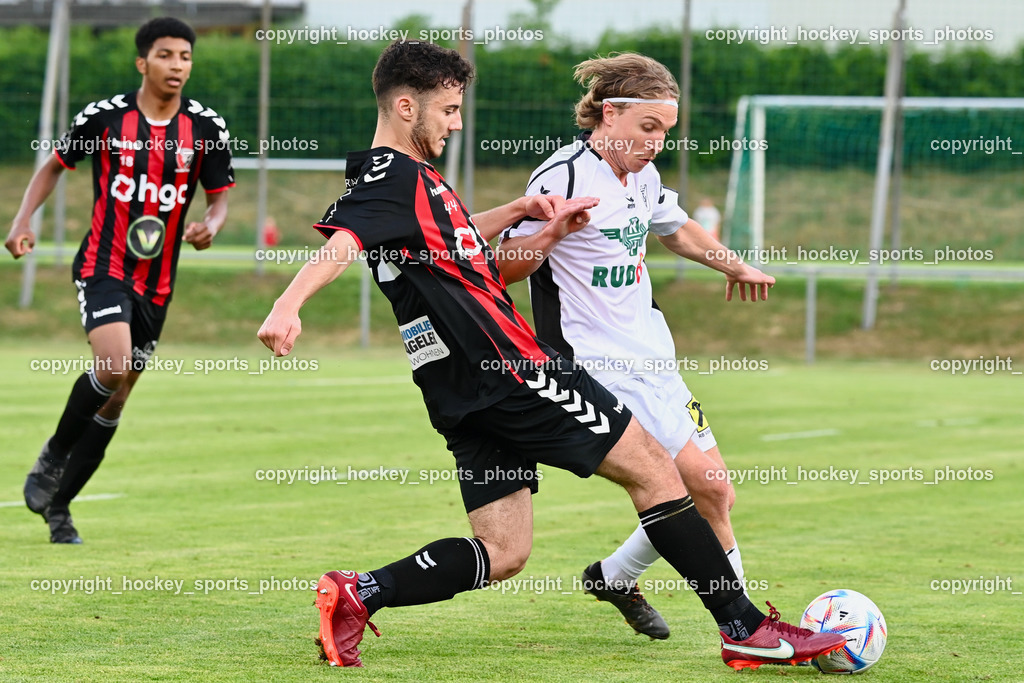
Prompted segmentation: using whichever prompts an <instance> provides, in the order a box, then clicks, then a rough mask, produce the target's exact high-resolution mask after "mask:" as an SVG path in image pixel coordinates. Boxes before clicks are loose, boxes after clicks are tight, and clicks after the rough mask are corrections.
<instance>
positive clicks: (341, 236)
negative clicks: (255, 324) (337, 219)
mask: <svg viewBox="0 0 1024 683" xmlns="http://www.w3.org/2000/svg"><path fill="white" fill-rule="evenodd" d="M358 256H359V245H358V243H356V240H355V238H354V237H352V235H351V234H349V233H348V232H345V231H343V230H339V231H337V232H335V233H334V234H333V235H332V236H331V238H330V239H329V240H327V244H325V245H324V246H323V247H321V248H320V251H319V252H317V253H316V254H315V255H314V257H313V258H311V259H310V260H309V263H307V264H306V265H304V266H302V270H300V271H299V272H298V273H296V275H295V278H294V279H293V280H292V282H291V284H290V285H288V288H287V289H285V290H284V293H283V294H281V296H279V297H278V298H277V301H275V302H274V308H273V309H271V311H270V315H268V316H267V319H266V320H264V321H263V325H262V326H261V327H260V330H259V332H257V333H256V336H257V337H259V339H260V341H261V342H263V344H264V345H265V346H266V347H267V348H268V349H270V350H271V351H273V352H274V355H275V356H287V355H288V354H289V353H290V352H291V350H292V347H294V346H295V338H296V337H298V336H299V333H300V332H302V323H301V321H300V320H299V309H301V308H302V305H303V304H305V303H306V302H307V301H309V299H310V297H312V296H313V295H314V294H316V293H317V292H318V291H320V290H321V289H323V288H324V287H326V286H327V285H328V284H330V283H331V282H333V281H334V279H335V278H336V277H338V276H339V275H341V274H342V273H344V272H345V269H346V268H348V267H349V265H350V264H351V263H352V261H354V260H356V259H357V258H358Z"/></svg>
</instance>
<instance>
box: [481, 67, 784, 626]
mask: <svg viewBox="0 0 1024 683" xmlns="http://www.w3.org/2000/svg"><path fill="white" fill-rule="evenodd" d="M575 75H576V78H577V80H578V81H579V82H580V83H581V84H583V85H584V86H586V87H587V88H588V91H587V93H586V94H585V95H584V96H583V98H582V99H581V100H580V102H579V103H578V104H577V105H576V122H577V124H578V125H579V127H580V128H582V129H584V131H585V132H584V133H582V134H581V135H580V136H579V138H578V139H577V140H576V141H575V143H573V144H571V145H567V146H566V147H563V148H562V149H560V150H559V151H557V152H555V153H554V154H553V155H552V156H551V157H550V158H548V159H547V160H546V161H545V162H544V163H542V164H541V165H540V167H539V168H538V169H537V170H536V171H535V172H534V173H533V175H532V176H531V178H530V182H529V184H528V187H527V190H526V195H527V196H532V195H535V194H542V193H553V194H561V195H564V196H565V197H566V198H570V197H575V196H590V195H593V196H597V197H600V198H601V204H600V205H599V206H597V207H595V208H594V209H592V210H591V221H590V224H589V225H587V226H585V227H582V229H578V230H571V231H569V232H568V233H562V232H557V231H554V230H552V229H551V228H548V227H546V226H544V225H543V224H542V223H540V222H538V221H533V220H531V219H528V218H527V219H524V220H523V221H521V222H520V223H518V224H516V225H514V226H512V227H511V228H509V229H508V230H507V231H505V232H504V233H503V235H502V243H501V246H500V248H499V250H498V253H499V267H500V268H501V271H502V275H503V276H504V277H505V279H506V280H507V281H511V282H514V281H517V280H521V279H523V278H524V277H527V276H529V278H530V294H531V298H532V301H533V311H534V323H535V325H536V328H537V334H538V336H539V337H540V338H541V339H543V340H545V341H547V342H548V343H549V344H551V345H552V346H554V347H555V348H556V349H558V350H559V351H560V352H561V353H562V354H563V355H565V356H567V357H570V358H575V359H576V360H578V361H581V362H583V363H585V367H587V368H588V369H591V374H593V375H594V377H595V378H596V379H597V380H598V381H599V382H601V383H602V384H603V385H604V386H605V387H607V388H608V389H609V390H611V391H612V393H614V394H615V395H616V396H617V397H619V398H620V399H622V400H623V401H624V402H625V404H626V405H627V406H628V407H629V408H630V410H632V411H633V413H634V415H636V417H637V419H638V420H640V423H641V424H643V425H644V427H645V428H646V429H648V430H649V431H650V432H651V433H652V434H653V435H654V436H655V437H656V438H657V439H658V441H659V442H660V443H661V444H662V445H663V446H665V448H666V449H667V450H668V451H669V452H670V453H671V454H673V456H674V457H675V462H676V466H677V467H678V469H679V472H680V474H681V475H682V479H683V483H684V484H685V486H686V488H687V490H688V491H689V493H690V495H692V497H693V500H694V501H695V502H696V503H697V508H698V509H699V510H700V512H701V514H702V515H703V516H704V517H705V518H707V520H708V521H709V522H710V524H711V527H712V528H713V529H714V530H715V534H716V535H717V537H718V539H719V541H720V542H721V543H722V547H723V548H724V549H725V551H726V553H727V555H728V557H729V560H730V561H731V563H732V565H733V568H734V569H735V571H736V575H737V577H738V578H739V579H740V580H741V581H742V578H743V565H742V561H741V559H740V552H739V547H738V546H737V544H736V539H735V536H734V535H733V530H732V524H731V522H730V517H729V510H730V509H731V507H732V503H733V501H734V499H735V492H734V490H733V487H732V485H731V484H730V483H729V480H728V477H727V476H726V475H727V472H726V470H725V464H724V462H723V460H722V456H721V454H720V453H719V450H718V447H717V444H716V441H715V438H714V436H713V435H712V432H711V428H710V426H709V424H708V421H707V417H706V416H705V415H704V412H703V410H702V408H701V406H700V404H699V403H698V402H697V401H696V399H694V397H693V394H692V393H691V392H690V390H689V389H688V388H687V387H686V384H685V383H684V382H683V380H682V378H681V377H680V375H679V372H678V371H677V368H676V366H675V363H674V362H673V361H675V358H676V352H675V345H674V343H673V340H672V334H671V332H670V331H669V329H668V326H667V325H666V324H665V318H664V316H662V314H661V311H659V310H658V307H657V305H656V304H655V303H654V300H653V298H652V295H651V281H650V277H649V275H648V273H647V270H646V268H645V264H644V256H645V254H646V241H647V235H648V232H653V233H654V234H655V235H657V237H658V239H659V240H660V241H661V242H662V244H664V245H665V246H666V247H668V248H669V249H670V250H672V251H673V252H675V253H677V254H679V255H680V256H683V257H685V258H689V259H692V260H694V261H697V262H698V263H703V264H705V265H707V266H710V267H712V268H715V269H717V270H719V271H721V272H722V273H724V274H725V276H726V281H727V283H728V284H727V289H726V299H727V300H728V299H731V298H732V293H733V288H734V287H737V286H738V287H739V293H740V298H742V299H744V300H746V298H747V294H748V290H749V295H750V298H751V300H752V301H757V300H759V299H766V298H767V296H768V288H769V287H771V286H772V285H773V284H774V283H775V279H774V278H772V277H770V276H768V275H765V274H764V273H762V272H761V271H759V270H757V269H756V268H752V267H750V266H748V265H746V264H744V263H743V262H742V260H741V259H740V258H739V257H738V256H737V255H736V254H735V253H732V252H730V251H729V250H728V249H726V248H725V247H724V246H723V245H722V244H721V243H720V242H718V240H717V239H715V238H714V237H713V236H711V235H710V234H709V233H707V232H706V231H705V230H703V229H702V228H701V226H700V225H699V224H697V223H696V222H695V221H693V220H690V219H689V218H688V217H687V215H686V212H685V211H683V210H682V209H681V208H680V207H679V204H678V196H677V194H676V192H675V191H673V190H670V189H668V188H666V187H664V186H662V184H661V178H660V176H659V174H658V171H657V169H656V168H655V166H654V163H653V159H654V157H655V155H656V154H657V153H658V151H659V150H660V149H661V147H662V145H663V143H664V140H665V135H666V134H667V133H668V131H669V130H670V129H671V128H672V127H673V126H675V124H676V113H677V109H678V107H677V104H676V101H677V100H678V98H679V88H678V86H677V85H676V82H675V79H674V78H673V77H672V74H671V73H670V72H669V71H668V69H666V68H665V67H664V66H663V65H661V64H659V63H658V62H656V61H655V60H653V59H650V58H648V57H644V56H642V55H638V54H629V53H627V54H621V55H617V56H614V57H609V58H603V59H602V58H599V59H592V60H589V61H586V62H583V63H582V64H579V65H578V66H577V67H576V73H575ZM657 558H658V553H657V551H656V550H655V549H654V547H653V546H652V545H651V543H650V541H649V540H648V539H647V536H646V534H644V532H643V529H641V528H637V530H636V531H635V532H634V533H633V535H632V536H630V538H629V539H627V540H626V542H625V543H624V544H623V545H622V546H621V547H620V548H619V549H618V550H616V551H615V552H614V553H613V554H612V555H611V556H609V557H608V558H606V559H605V560H603V561H602V562H595V563H594V564H592V565H591V566H589V567H587V569H586V570H585V571H584V573H583V579H584V581H585V583H586V585H588V586H589V587H590V592H592V593H593V594H594V595H595V596H597V597H598V599H601V600H607V601H609V602H612V604H614V605H615V606H616V607H618V608H619V610H620V611H621V612H622V613H623V615H624V616H625V617H626V620H627V623H629V624H630V625H631V626H632V627H633V628H635V629H636V630H637V631H638V632H642V633H646V634H647V635H649V636H651V637H653V638H667V637H668V635H669V629H668V625H667V624H666V623H665V621H664V619H662V617H661V615H660V614H658V613H657V611H655V610H654V609H653V608H651V607H650V605H649V604H648V603H647V601H646V600H645V599H644V597H643V596H642V594H640V593H639V591H638V588H637V579H638V578H639V576H640V575H641V573H643V571H644V570H646V569H647V567H649V566H650V565H651V564H653V563H654V562H655V560H657Z"/></svg>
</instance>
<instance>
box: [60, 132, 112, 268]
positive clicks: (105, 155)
mask: <svg viewBox="0 0 1024 683" xmlns="http://www.w3.org/2000/svg"><path fill="white" fill-rule="evenodd" d="M109 137H110V129H109V128H107V129H106V130H104V131H103V141H104V142H107V138H109ZM101 149H102V151H101V152H100V180H99V196H98V197H96V202H95V203H94V204H93V205H92V226H91V227H90V228H89V243H88V245H87V246H86V248H85V263H84V264H83V266H82V277H83V278H87V277H92V276H93V275H94V274H95V273H96V254H97V252H98V251H99V248H100V236H101V234H102V232H103V224H104V223H105V220H104V219H105V218H106V215H107V199H108V197H107V192H108V191H109V189H110V183H109V182H107V179H108V178H109V177H110V145H109V144H105V145H103V146H102V148H101ZM54 154H57V153H56V152H54ZM57 159H60V155H59V154H58V155H57ZM60 163H62V164H63V163H64V161H63V160H61V162H60Z"/></svg>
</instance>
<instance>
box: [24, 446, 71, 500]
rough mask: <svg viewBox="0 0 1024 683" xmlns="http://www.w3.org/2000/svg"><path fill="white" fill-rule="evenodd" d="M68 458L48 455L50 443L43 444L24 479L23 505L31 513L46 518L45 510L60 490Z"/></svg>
mask: <svg viewBox="0 0 1024 683" xmlns="http://www.w3.org/2000/svg"><path fill="white" fill-rule="evenodd" d="M67 464H68V458H67V456H66V455H65V456H64V457H63V458H55V457H53V456H51V455H50V441H49V440H47V441H46V443H44V444H43V449H42V450H41V451H39V457H38V458H37V459H36V463H35V465H33V466H32V469H31V470H29V473H28V477H26V478H25V488H24V494H25V505H27V506H28V509H29V510H31V511H32V512H35V513H38V514H40V515H43V516H44V517H45V516H46V508H48V507H50V503H51V502H53V497H54V496H55V495H56V494H57V489H58V488H60V479H61V477H62V476H64V468H65V467H66V466H67Z"/></svg>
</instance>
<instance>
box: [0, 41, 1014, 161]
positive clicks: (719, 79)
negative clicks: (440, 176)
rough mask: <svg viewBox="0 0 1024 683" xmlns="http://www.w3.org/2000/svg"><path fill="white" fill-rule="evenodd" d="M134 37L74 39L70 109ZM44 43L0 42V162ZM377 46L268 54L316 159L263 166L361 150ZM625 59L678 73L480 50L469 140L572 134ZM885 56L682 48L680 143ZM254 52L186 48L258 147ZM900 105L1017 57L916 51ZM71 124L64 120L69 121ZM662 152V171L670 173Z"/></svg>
mask: <svg viewBox="0 0 1024 683" xmlns="http://www.w3.org/2000/svg"><path fill="white" fill-rule="evenodd" d="M133 34H134V28H125V29H121V30H117V31H110V32H104V33H100V34H96V35H94V34H93V33H91V32H89V31H87V30H83V29H76V30H75V31H74V33H73V38H72V41H71V47H72V59H71V62H72V66H71V69H72V80H71V99H72V109H73V111H77V110H78V109H79V108H81V107H82V106H84V105H85V104H86V103H88V102H89V101H92V100H95V99H100V98H104V97H108V96H110V95H111V94H113V93H115V92H122V91H127V90H130V89H132V88H135V87H137V86H138V83H139V75H138V73H137V72H136V70H135V66H134V61H133V60H134V50H133V40H132V37H133ZM46 45H47V35H46V33H45V32H44V31H39V30H36V29H32V28H25V27H21V28H14V29H3V30H0V65H2V68H0V126H3V130H4V132H5V133H6V134H5V135H4V136H3V139H2V141H0V163H2V162H25V161H28V160H31V159H32V156H33V153H32V150H31V148H30V146H29V143H30V141H31V140H32V139H33V138H34V137H35V134H36V129H37V126H38V116H39V101H40V96H41V91H42V83H43V72H44V65H45V59H46ZM382 47H383V44H366V43H361V44H360V43H351V44H348V45H337V44H334V43H320V44H317V45H310V44H305V43H302V44H300V43H296V44H293V45H281V46H274V47H273V51H272V88H271V89H272V93H273V102H272V107H271V132H272V134H273V136H274V138H276V139H277V140H278V141H285V140H287V141H291V140H292V139H293V138H295V139H296V140H300V141H303V140H304V141H314V140H315V142H316V145H317V149H316V150H315V151H313V150H305V151H299V152H296V151H294V150H290V151H274V152H272V155H274V156H309V157H320V158H330V157H339V156H343V155H344V154H345V153H346V152H347V151H349V150H351V149H359V148H363V147H365V146H366V145H367V144H368V142H369V140H370V137H371V136H372V132H373V128H374V123H375V120H376V114H375V103H374V99H373V92H372V90H371V88H370V73H371V71H372V69H373V65H374V63H375V61H376V58H377V55H378V54H379V52H380V50H381V48H382ZM625 50H636V51H639V52H643V53H644V54H648V55H650V56H652V57H654V58H656V59H658V60H660V61H662V62H663V63H664V64H666V65H667V66H668V67H669V68H670V69H671V70H672V71H673V73H676V74H677V75H678V71H679V61H680V59H679V55H680V45H679V36H678V34H677V33H674V32H671V31H664V30H649V31H646V32H643V33H630V34H622V33H615V32H608V33H606V34H604V35H603V36H602V37H601V39H600V41H599V43H598V45H596V46H593V45H591V46H586V47H581V46H579V45H575V44H573V43H571V42H570V41H569V40H568V39H554V40H550V41H545V42H544V43H533V44H528V45H525V46H524V45H519V44H506V45H503V46H502V47H500V49H493V46H490V47H488V48H487V49H484V48H481V47H478V48H477V68H478V72H479V74H480V80H479V82H478V86H477V91H476V97H477V138H478V140H483V139H494V138H501V139H523V140H529V139H531V137H532V138H533V139H539V138H544V137H545V136H549V137H550V138H552V139H555V138H561V139H562V141H563V142H564V141H566V140H568V139H570V138H571V137H572V136H573V135H575V133H576V131H575V127H574V125H573V122H572V105H573V102H574V101H575V100H576V99H577V98H578V96H579V94H580V90H579V88H578V87H577V86H576V85H575V83H573V81H572V67H573V65H575V64H576V63H578V62H580V61H582V60H583V59H586V58H588V57H591V56H593V55H594V54H596V53H601V54H606V53H608V52H611V51H625ZM885 61H886V54H885V50H884V48H882V47H865V46H845V47H840V48H839V49H836V50H826V49H825V48H823V47H821V46H815V47H806V46H803V45H795V46H781V47H771V46H768V47H765V46H761V45H759V44H756V43H744V44H741V45H728V44H726V43H724V42H723V41H709V40H706V39H705V38H704V36H703V34H702V33H700V32H698V33H697V35H695V37H694V43H693V79H692V82H693V101H694V111H693V117H692V124H691V128H692V134H691V138H693V139H695V140H697V141H699V142H700V143H701V144H702V146H703V145H704V144H705V143H706V141H707V140H710V139H719V138H721V137H722V136H725V137H727V138H731V137H732V135H733V125H734V115H735V105H736V101H737V99H738V98H739V97H740V96H741V95H750V94H794V95H798V94H805V95H879V94H881V93H882V88H883V82H884V74H885ZM258 70H259V43H257V42H256V41H255V39H253V38H252V36H251V35H249V36H245V37H239V36H226V35H203V36H201V37H200V39H199V42H198V43H197V45H196V52H195V69H194V71H193V76H192V80H191V82H190V83H189V84H188V86H187V88H186V93H187V94H188V95H189V96H190V97H194V98H196V99H198V100H200V101H202V102H203V103H204V104H208V105H210V106H212V107H213V108H214V109H216V110H217V111H218V112H219V113H220V114H221V115H222V116H224V117H225V118H226V119H227V121H228V124H229V126H230V128H231V132H232V134H233V135H234V136H236V137H238V138H240V139H244V140H246V141H247V143H248V145H249V149H250V150H255V149H256V144H257V143H256V123H257V107H256V103H257V93H258ZM906 83H907V95H909V96H936V97H946V96H958V97H1022V96H1024V49H1021V50H1019V51H1017V52H1015V53H1012V54H1008V55H993V54H990V53H988V52H985V51H983V50H978V49H968V50H963V51H958V52H944V53H941V54H932V53H929V54H924V53H915V54H912V55H911V56H910V58H909V59H908V62H907V78H906ZM72 113H73V112H72ZM549 152H550V148H545V149H542V150H541V152H540V154H538V153H534V152H529V151H528V152H526V153H520V154H518V155H504V156H502V155H499V154H496V153H494V152H490V151H485V150H482V149H481V148H480V146H479V145H478V146H477V152H476V153H477V158H478V163H480V164H482V165H535V164H537V163H538V162H539V160H540V158H542V157H543V156H546V154H547V153H549ZM672 156H673V155H672V153H670V152H666V153H665V159H664V163H665V164H670V163H671V161H672ZM694 156H695V157H696V163H697V164H701V165H715V166H723V165H726V164H728V159H729V155H727V154H714V155H699V156H698V155H694Z"/></svg>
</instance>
